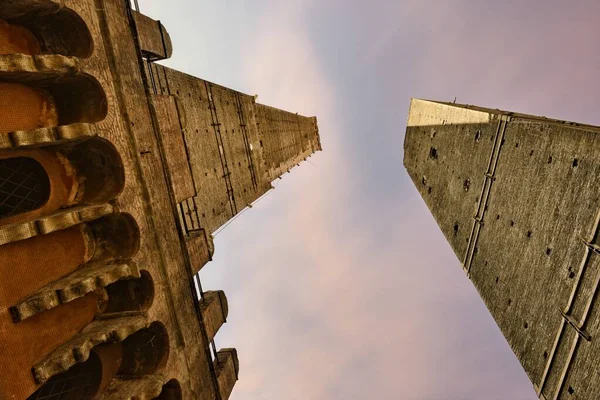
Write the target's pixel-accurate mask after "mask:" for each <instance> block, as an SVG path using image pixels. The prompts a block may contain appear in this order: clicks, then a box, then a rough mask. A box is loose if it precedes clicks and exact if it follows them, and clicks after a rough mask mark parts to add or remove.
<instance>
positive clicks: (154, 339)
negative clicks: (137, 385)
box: [119, 321, 169, 377]
mask: <svg viewBox="0 0 600 400" xmlns="http://www.w3.org/2000/svg"><path fill="white" fill-rule="evenodd" d="M168 359H169V334H168V332H167V329H166V328H165V326H164V325H163V324H162V323H161V322H158V321H156V322H153V323H152V324H151V325H150V326H149V327H148V328H146V329H142V330H140V331H138V332H136V333H134V334H133V335H131V336H129V337H128V338H127V339H125V340H124V341H123V364H122V365H121V368H120V370H119V375H126V376H129V377H140V376H144V375H151V374H154V373H157V372H161V371H162V370H163V368H164V367H165V366H166V364H167V361H168Z"/></svg>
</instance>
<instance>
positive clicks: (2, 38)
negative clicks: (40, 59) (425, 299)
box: [0, 19, 42, 55]
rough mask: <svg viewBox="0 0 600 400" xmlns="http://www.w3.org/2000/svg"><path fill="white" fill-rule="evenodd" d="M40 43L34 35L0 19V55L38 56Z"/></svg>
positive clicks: (23, 28)
mask: <svg viewBox="0 0 600 400" xmlns="http://www.w3.org/2000/svg"><path fill="white" fill-rule="evenodd" d="M41 51H42V50H41V48H40V43H39V41H38V40H37V38H36V37H35V35H34V34H33V33H32V32H31V31H29V30H28V29H26V28H25V27H22V26H19V25H13V24H9V23H8V22H6V21H4V20H2V19H0V54H17V53H21V54H29V55H34V54H40V53H41Z"/></svg>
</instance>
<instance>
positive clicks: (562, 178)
mask: <svg viewBox="0 0 600 400" xmlns="http://www.w3.org/2000/svg"><path fill="white" fill-rule="evenodd" d="M599 137H600V128H599V127H596V126H590V125H584V124H578V123H574V122H565V121H558V120H554V119H549V118H545V117H536V116H532V115H525V114H519V113H513V112H507V111H501V110H491V109H487V108H482V107H475V106H468V105H460V104H452V103H442V102H435V101H425V100H418V99H413V100H412V102H411V106H410V113H409V116H408V124H407V128H406V139H405V142H404V166H405V167H406V169H407V171H408V173H409V175H410V177H411V178H412V180H413V182H414V184H415V186H416V187H417V189H418V191H419V193H420V194H421V196H422V197H423V200H424V201H425V203H426V204H427V206H428V207H429V210H430V211H431V213H432V214H433V216H434V217H435V220H436V221H437V223H438V225H439V227H440V229H441V230H442V232H443V233H444V235H445V236H446V239H447V240H448V242H449V243H450V245H451V246H452V249H453V250H454V252H455V253H456V256H457V257H458V258H459V260H460V261H461V262H462V267H463V270H464V272H465V274H466V276H467V277H468V278H469V279H470V280H471V281H472V282H473V285H475V287H476V288H477V290H478V292H479V294H480V296H481V298H482V299H483V301H484V302H485V304H486V305H487V308H488V309H489V311H490V313H491V314H492V316H493V317H494V319H495V320H496V323H497V324H498V326H499V327H500V329H501V331H502V333H503V334H504V336H505V337H506V340H507V341H508V343H509V344H510V346H511V348H512V350H513V351H514V352H515V354H516V356H517V358H518V359H519V361H520V362H521V365H522V366H523V368H524V369H525V371H526V372H527V374H528V375H529V378H530V379H531V381H532V383H533V384H534V387H535V389H536V391H537V393H538V395H539V396H540V398H541V399H546V400H556V399H598V398H600V369H599V362H600V347H599V346H600V340H599V338H598V335H599V334H600V326H599V325H600V307H599V303H598V300H597V295H598V293H597V292H598V285H599V283H600V247H599V246H600V242H599V229H600V227H599V221H600V211H599V210H600V163H599V160H600V142H599V141H598V138H599ZM490 362H493V360H490Z"/></svg>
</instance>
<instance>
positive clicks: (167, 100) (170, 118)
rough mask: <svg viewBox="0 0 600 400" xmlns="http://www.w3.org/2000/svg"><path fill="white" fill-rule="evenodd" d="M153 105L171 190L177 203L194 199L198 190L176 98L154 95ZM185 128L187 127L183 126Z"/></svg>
mask: <svg viewBox="0 0 600 400" xmlns="http://www.w3.org/2000/svg"><path fill="white" fill-rule="evenodd" d="M152 104H153V106H154V109H155V111H156V119H157V122H158V126H159V128H160V138H161V141H162V145H163V148H164V151H165V157H166V161H167V163H166V164H167V168H168V169H169V175H170V183H171V189H172V190H173V192H174V194H175V201H176V202H177V203H181V202H182V201H184V200H186V199H188V198H190V197H194V196H195V195H196V188H195V187H194V181H193V179H192V173H191V170H190V165H189V162H188V158H187V151H186V148H185V143H184V142H183V133H182V132H181V129H182V124H181V121H180V119H179V111H178V109H177V104H176V98H175V97H174V96H163V95H154V96H152ZM183 127H185V125H183Z"/></svg>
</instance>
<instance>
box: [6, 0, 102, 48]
mask: <svg viewBox="0 0 600 400" xmlns="http://www.w3.org/2000/svg"><path fill="white" fill-rule="evenodd" d="M3 3H4V4H2V5H0V19H3V20H5V21H7V22H9V23H10V24H13V25H17V26H21V27H23V28H25V29H27V30H29V31H30V32H31V33H32V34H33V35H34V36H35V37H36V39H37V40H38V41H39V47H40V51H41V53H43V54H61V55H65V56H74V57H79V58H88V57H90V56H91V55H92V53H93V51H94V41H93V39H92V34H91V33H90V30H89V28H88V26H87V24H86V23H85V21H84V20H83V19H82V18H81V16H79V14H77V13H76V12H75V11H73V10H72V9H70V8H66V7H61V6H60V5H58V4H57V3H56V2H53V1H48V0H19V1H14V0H12V1H5V2H3Z"/></svg>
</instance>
